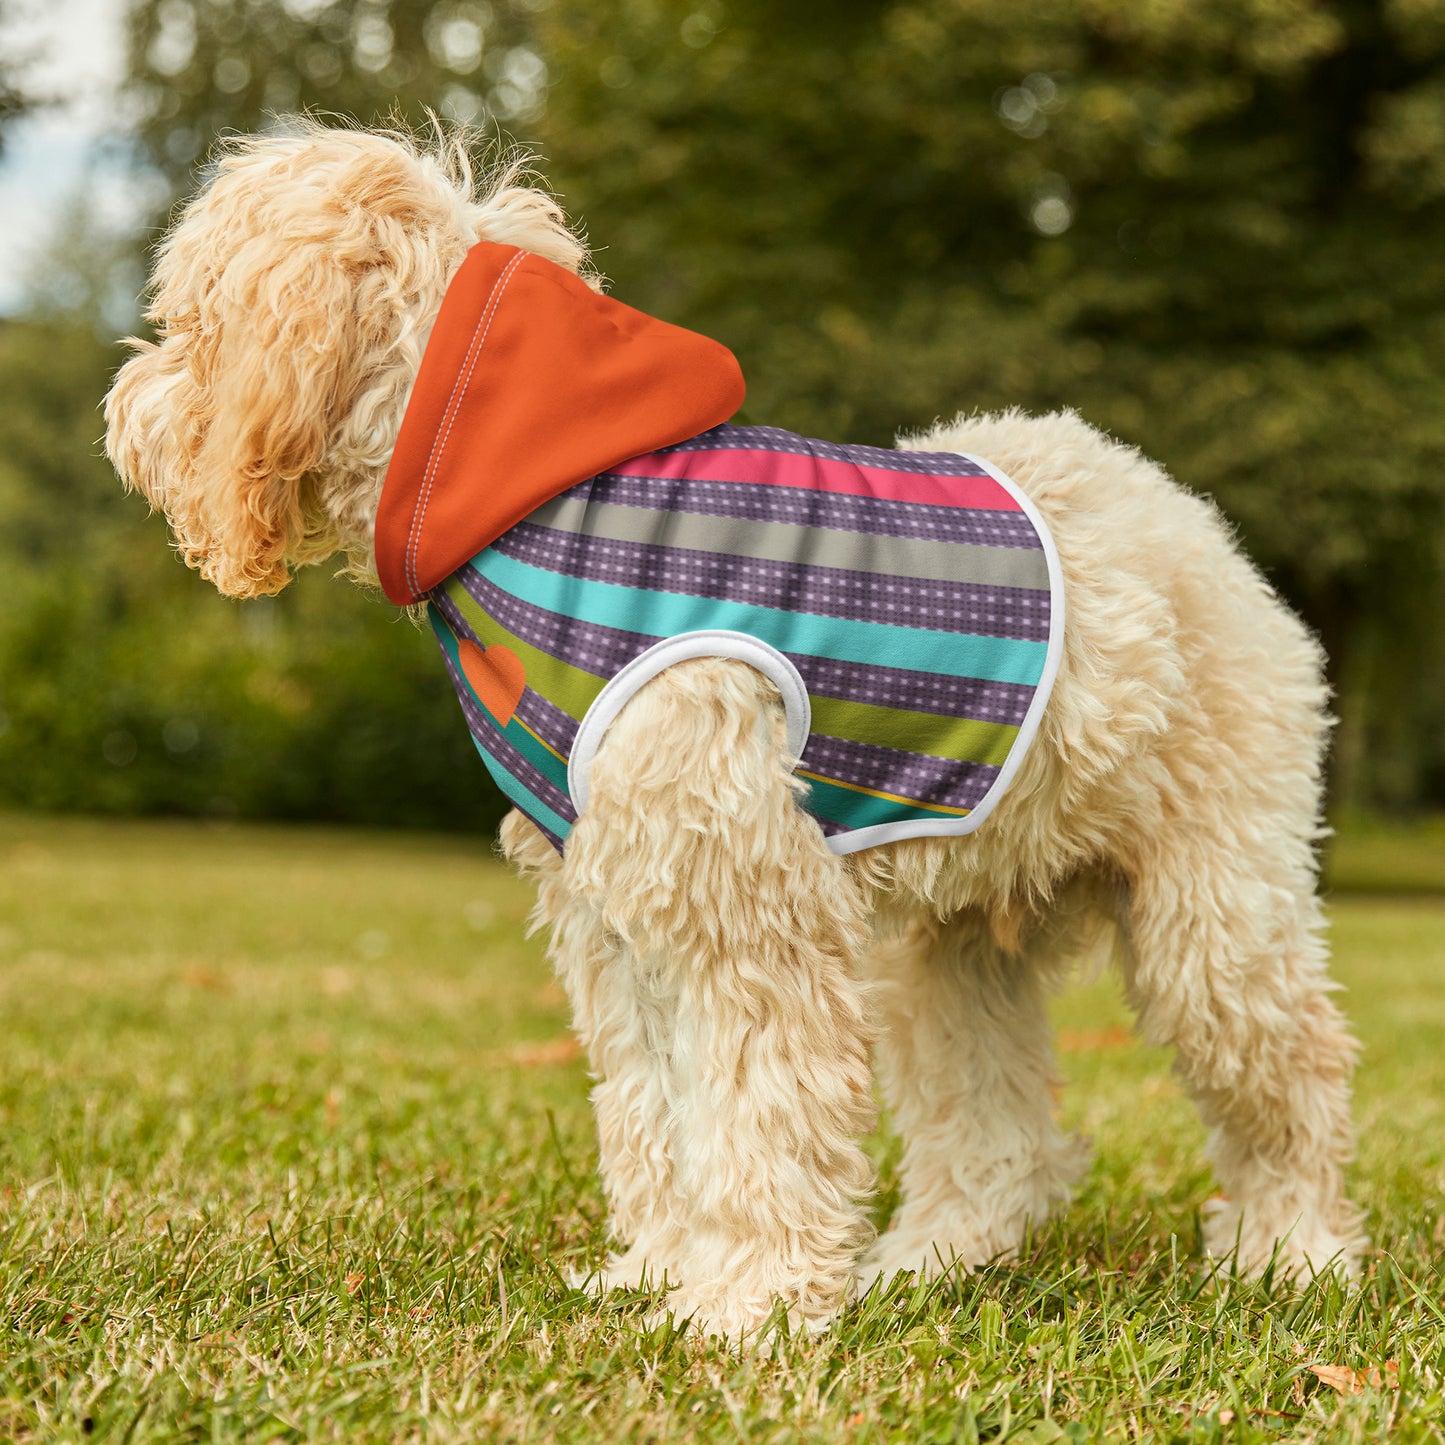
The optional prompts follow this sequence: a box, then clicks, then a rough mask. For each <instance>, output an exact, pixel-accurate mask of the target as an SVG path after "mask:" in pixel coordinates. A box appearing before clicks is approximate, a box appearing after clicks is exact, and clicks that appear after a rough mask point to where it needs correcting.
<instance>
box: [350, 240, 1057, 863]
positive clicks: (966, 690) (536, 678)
mask: <svg viewBox="0 0 1445 1445" xmlns="http://www.w3.org/2000/svg"><path fill="white" fill-rule="evenodd" d="M742 400H743V379H742V375H741V372H740V370H739V368H738V364H737V362H736V360H735V359H734V358H733V356H732V354H731V353H730V352H729V351H727V349H726V348H724V347H723V346H721V345H719V344H718V343H717V342H714V341H711V340H709V339H708V338H706V337H703V336H699V335H697V334H695V333H693V332H690V331H685V330H682V329H681V328H679V327H676V326H671V325H668V324H667V323H665V322H662V321H658V320H656V319H654V318H652V317H649V316H646V315H644V314H643V313H641V312H639V311H635V310H633V309H632V308H631V307H628V306H624V305H622V304H621V303H620V302H618V301H614V300H612V299H611V298H610V297H605V296H601V295H598V294H597V293H595V292H594V291H592V290H591V289H590V288H589V287H588V286H587V285H586V284H585V283H583V282H582V281H580V280H579V279H578V278H577V277H575V276H573V275H572V274H571V273H570V272H568V271H566V270H564V269H563V268H562V267H560V266H557V265H555V264H553V263H552V262H550V261H546V260H543V259H542V258H541V257H539V256H535V255H532V254H530V253H528V252H525V251H521V250H518V249H517V248H516V247H513V246H502V245H496V244H493V243H490V242H482V243H480V244H479V245H477V246H476V247H474V248H473V249H472V251H471V252H470V253H469V254H468V257H467V259H466V261H465V262H464V263H463V265H462V267H461V270H460V271H459V272H458V274H457V276H456V278H455V279H454V280H453V282H452V284H451V286H450V287H449V289H448V291H447V294H446V298H445V300H444V302H443V304H442V308H441V312H440V314H439V316H438V318H437V322H436V325H435V327H434V329H433V331H432V334H431V337H430V339H429V340H428V343H427V347H426V352H425V355H424V356H423V358H422V364H421V368H420V370H419V372H418V375H417V379H416V384H415V387H414V389H413V392H412V396H411V399H410V401H409V402H408V405H407V410H406V414H405V417H404V419H403V421H402V426H401V431H400V434H399V436H398V439H397V445H396V450H395V452H394V454H393V456H392V460H391V465H390V468H389V470H388V472H387V477H386V483H385V486H384V488H383V491H382V497H381V502H380V506H379V509H378V515H377V523H376V560H377V569H378V572H379V575H380V578H381V582H382V586H383V588H384V589H385V591H386V594H387V596H388V597H390V598H391V600H392V601H393V602H396V603H398V604H399V605H403V606H405V605H409V604H411V603H414V602H418V601H420V600H422V599H423V598H425V599H426V601H427V603H428V613H429V616H430V619H431V625H432V628H433V630H434V631H435V633H436V637H437V641H438V642H439V644H440V646H441V652H442V657H443V659H444V660H445V663H446V667H447V671H448V673H449V674H450V676H451V679H452V683H453V685H454V686H455V688H456V691H457V696H458V698H459V699H460V701H461V705H462V710H463V712H464V714H465V715H466V720H467V725H468V727H469V728H470V730H471V734H472V738H473V740H474V741H475V743H476V746H477V749H478V751H479V752H480V753H481V755H482V758H483V761H484V762H485V763H486V766H487V768H488V770H489V771H490V772H491V775H492V777H493V778H494V779H495V780H496V782H497V785H498V786H499V787H500V788H501V790H502V791H503V793H505V794H506V795H507V797H508V798H509V799H510V800H511V801H512V802H513V803H514V804H515V805H516V806H517V807H518V808H520V809H521V811H522V812H523V813H525V814H526V815H527V816H528V817H529V818H530V819H531V820H532V821H533V822H534V823H535V824H536V825H537V826H538V827H539V828H541V830H542V831H543V832H544V833H545V834H546V835H547V837H548V838H549V839H550V840H551V841H552V843H553V845H554V846H555V847H556V848H558V850H559V851H560V850H561V849H562V847H563V845H564V843H565V841H566V838H567V835H568V833H569V832H570V830H571V828H572V825H573V824H574V823H575V822H576V820H577V817H578V815H579V814H580V813H581V812H582V811H583V809H584V808H585V807H586V803H587V776H588V770H589V768H590V765H591V760H592V758H593V757H594V756H595V754H596V751H597V748H598V745H599V744H600V743H601V741H602V739H603V737H604V736H605V734H606V731H607V728H608V727H609V726H610V724H611V723H612V721H613V720H614V719H615V718H616V717H617V715H618V713H619V712H620V710H621V708H622V706H623V705H624V704H625V703H626V702H627V700H628V699H629V698H630V697H631V696H632V695H633V694H634V693H635V692H636V691H637V689H638V688H640V687H641V686H642V685H643V684H644V683H646V682H647V681H648V680H649V679H651V678H653V677H655V676H656V675H657V674H658V673H659V672H660V671H661V670H662V669H663V668H665V667H667V666H669V665H671V664H672V663H675V662H679V661H682V660H684V659H687V658H696V657H729V658H738V659H741V660H743V661H745V662H748V663H750V664H751V665H753V666H754V667H756V668H757V669H758V670H759V671H760V672H762V673H763V674H764V675H765V676H767V677H768V678H770V679H771V680H772V681H773V682H774V683H775V684H776V685H777V687H778V691H779V692H780V694H781V695H782V700H783V705H784V708H785V710H786V715H787V727H788V746H789V749H790V751H791V753H792V755H793V756H795V757H796V758H798V764H797V772H798V774H799V775H800V776H801V777H802V778H804V779H806V781H807V783H808V785H809V791H808V797H807V802H806V806H807V807H808V809H809V811H810V812H811V813H812V814H813V816H814V817H815V818H816V819H817V821H818V823H819V825H820V826H821V828H822V830H823V832H824V834H825V835H826V838H827V843H828V846H829V847H830V848H831V849H832V851H833V852H835V853H851V852H854V851H855V850H857V849H860V848H867V847H871V846H873V845H874V844H877V843H884V842H889V841H892V840H894V839H899V838H910V837H933V836H939V835H949V834H962V833H968V832H971V831H973V829H975V828H977V827H978V826H979V824H980V823H982V822H983V821H984V819H985V818H986V817H987V816H988V814H989V812H990V811H991V810H992V808H993V806H994V804H995V803H996V802H997V801H998V798H999V796H1000V795H1001V794H1002V792H1003V791H1004V789H1005V788H1006V787H1007V786H1008V783H1009V780H1010V779H1011V778H1012V777H1013V775H1014V774H1015V773H1016V772H1017V770H1018V766H1019V763H1020V760H1021V759H1022V757H1023V753H1024V750H1025V749H1026V748H1027V746H1028V744H1029V742H1030V741H1031V739H1032V737H1033V735H1034V733H1035V732H1036V731H1037V728H1038V724H1039V718H1040V715H1041V713H1042V711H1043V707H1044V704H1045V702H1046V700H1047V696H1048V692H1049V689H1050V687H1051V685H1052V683H1053V679H1054V675H1055V673H1056V672H1057V669H1058V661H1059V654H1060V650H1061V647H1062V641H1063V594H1062V590H1061V586H1060V578H1059V563H1058V558H1057V555H1056V553H1055V551H1054V547H1053V544H1052V542H1051V541H1050V539H1049V535H1048V532H1047V529H1046V528H1045V526H1044V524H1043V522H1042V520H1041V519H1040V517H1039V515H1038V513H1037V511H1036V510H1035V509H1034V507H1033V506H1032V504H1031V503H1030V502H1029V501H1028V500H1027V499H1026V498H1025V497H1023V496H1022V494H1021V493H1020V492H1019V491H1018V490H1017V489H1016V488H1015V487H1014V486H1013V484H1012V483H1011V482H1010V481H1009V480H1008V478H1007V477H1005V476H1003V475H1002V474H1001V473H1000V472H999V471H998V470H997V469H996V468H994V467H993V466H991V465H990V464H989V463H988V462H986V461H982V460H979V459H977V458H974V457H968V456H960V455H954V454H948V453H942V452H929V451H888V450H885V449H882V448H877V447H862V446H837V445H834V444H832V443H829V442H820V441H810V440H808V439H806V438H804V437H799V436H794V435H793V434H792V433H790V432H785V431H779V430H776V429H774V428H772V427H755V426H744V427H737V426H731V425H728V424H727V423H728V418H729V417H731V416H732V415H733V413H734V412H735V411H736V410H737V408H738V407H739V406H740V405H741V404H742Z"/></svg>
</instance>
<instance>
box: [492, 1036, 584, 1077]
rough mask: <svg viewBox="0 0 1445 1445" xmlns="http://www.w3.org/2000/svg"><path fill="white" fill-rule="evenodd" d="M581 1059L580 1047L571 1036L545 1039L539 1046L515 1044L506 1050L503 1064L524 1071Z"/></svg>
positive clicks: (503, 1055)
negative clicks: (518, 1065) (516, 1065)
mask: <svg viewBox="0 0 1445 1445" xmlns="http://www.w3.org/2000/svg"><path fill="white" fill-rule="evenodd" d="M581 1057H582V1045H581V1044H579V1043H578V1042H577V1040H576V1039H574V1038H573V1037H572V1035H571V1034H563V1035H562V1037H561V1038H559V1039H546V1040H544V1041H543V1042H542V1043H539V1044H517V1045H515V1046H514V1047H513V1048H510V1049H508V1050H506V1052H505V1053H503V1054H502V1056H501V1059H502V1062H503V1063H504V1064H520V1065H521V1066H522V1067H523V1068H524V1069H536V1068H545V1067H546V1066H547V1065H549V1064H570V1063H571V1062H572V1060H573V1059H580V1058H581Z"/></svg>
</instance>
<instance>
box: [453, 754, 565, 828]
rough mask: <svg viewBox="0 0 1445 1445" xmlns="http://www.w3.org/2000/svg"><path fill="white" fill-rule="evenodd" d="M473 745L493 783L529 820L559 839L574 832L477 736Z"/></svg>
mask: <svg viewBox="0 0 1445 1445" xmlns="http://www.w3.org/2000/svg"><path fill="white" fill-rule="evenodd" d="M472 743H473V745H474V746H475V747H476V750H477V751H478V752H479V753H480V754H481V755H482V761H483V762H484V763H485V764H486V765H487V771H488V772H489V773H490V774H491V775H492V781H493V782H494V783H495V784H496V785H497V786H498V787H499V788H500V789H501V790H502V791H503V792H504V793H505V794H506V795H507V797H508V798H510V799H511V801H512V802H513V803H515V804H516V805H517V806H518V807H519V808H520V809H521V810H522V811H523V812H524V813H526V814H527V816H528V817H529V818H534V819H535V820H536V821H537V822H539V823H540V824H541V825H542V826H543V827H544V828H546V829H548V830H549V831H550V832H552V833H554V834H556V836H557V837H558V838H559V839H565V838H566V836H567V835H568V833H570V832H571V831H572V825H571V823H569V822H567V821H566V819H564V818H559V817H558V816H557V814H556V813H554V812H553V811H552V810H551V808H549V807H548V806H547V805H546V803H544V802H543V801H542V800H541V798H539V797H538V796H537V795H536V794H535V793H534V792H532V790H531V789H530V788H526V787H523V786H522V784H521V783H519V782H518V781H517V780H516V778H514V777H513V776H512V775H511V773H509V772H508V771H507V770H506V768H504V767H503V766H502V765H501V763H499V762H497V761H496V760H495V759H494V758H493V757H492V756H491V754H490V753H488V752H487V750H486V749H485V748H484V747H483V746H482V745H481V743H480V742H478V741H477V738H476V736H475V734H473V736H472Z"/></svg>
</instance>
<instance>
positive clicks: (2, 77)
mask: <svg viewBox="0 0 1445 1445" xmlns="http://www.w3.org/2000/svg"><path fill="white" fill-rule="evenodd" d="M14 12H15V6H14V4H13V0H0V35H3V34H4V31H5V27H6V26H7V25H8V24H9V23H10V21H11V20H12V19H13V18H14ZM22 66H23V62H22V61H21V60H20V59H18V58H17V57H16V56H15V54H13V53H12V50H11V47H10V46H9V45H8V44H6V45H4V46H3V47H0V156H3V155H4V153H5V132H6V130H7V129H8V127H9V126H10V124H11V123H12V122H13V121H15V120H18V119H19V117H20V116H22V115H24V114H25V112H26V111H27V110H29V109H30V108H31V106H32V105H33V104H34V103H35V102H34V97H32V96H31V95H29V94H28V93H27V91H26V90H25V88H24V87H23V86H22V85H21V70H22Z"/></svg>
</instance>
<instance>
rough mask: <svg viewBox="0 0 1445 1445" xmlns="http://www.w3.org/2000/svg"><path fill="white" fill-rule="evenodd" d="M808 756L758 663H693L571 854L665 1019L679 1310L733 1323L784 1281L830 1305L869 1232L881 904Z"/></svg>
mask: <svg viewBox="0 0 1445 1445" xmlns="http://www.w3.org/2000/svg"><path fill="white" fill-rule="evenodd" d="M791 762H792V760H791V759H789V758H788V757H787V755H786V743H785V736H784V728H783V716H782V710H781V707H780V705H779V703H778V700H777V696H776V693H775V692H774V690H773V688H772V686H771V684H769V683H768V682H767V681H766V680H765V679H764V678H763V677H762V676H761V674H760V673H758V672H756V671H754V670H753V669H752V668H751V667H749V666H747V665H746V664H743V663H740V662H735V661H726V660H719V659H706V660H696V661H691V662H684V663H679V664H677V665H675V666H674V667H672V668H669V669H668V670H667V671H665V672H664V673H662V674H661V675H660V676H658V677H657V678H655V679H654V680H653V681H651V682H650V683H648V684H647V685H646V686H645V687H644V688H643V689H642V690H641V691H640V692H639V693H638V695H637V696H636V697H635V698H633V699H632V701H631V702H629V703H628V705H627V706H626V708H625V709H624V710H623V712H622V714H621V716H620V717H619V718H618V720H617V721H616V722H615V723H614V724H613V726H612V728H611V730H610V732H609V733H608V735H607V738H606V740H605V741H604V742H603V744H602V746H601V748H600V749H599V751H598V753H597V756H596V759H595V761H594V762H593V765H592V770H591V777H590V792H589V800H588V804H587V807H586V810H585V812H584V813H583V815H582V817H581V819H580V820H579V822H578V824H577V826H576V828H575V830H574V831H573V833H572V836H571V838H570V839H569V841H568V845H567V862H566V864H565V866H564V873H565V875H566V879H567V886H568V887H569V889H570V890H571V891H572V892H573V893H574V895H575V896H576V897H578V898H580V899H586V900H590V901H591V904H592V906H593V907H594V908H595V911H596V916H597V919H598V921H599V924H600V926H601V928H602V929H603V931H604V933H605V934H606V935H607V936H609V937H611V938H613V939H615V940H617V941H618V944H619V946H620V947H622V948H624V949H625V950H626V952H627V956H628V957H629V959H630V960H631V963H630V968H631V976H632V978H633V980H634V982H635V985H636V987H637V988H638V989H639V991H640V993H641V995H642V1000H641V1001H640V1002H638V1003H637V1004H636V1005H635V1008H636V1010H637V1011H638V1012H639V1013H642V1014H645V1015H646V1016H647V1017H649V1018H651V1019H652V1020H653V1021H654V1024H653V1029H654V1032H653V1033H652V1035H650V1037H652V1038H653V1039H655V1043H654V1044H653V1045H651V1046H652V1047H653V1048H655V1050H656V1053H657V1059H658V1062H659V1064H660V1066H661V1069H662V1075H663V1088H664V1091H665V1095H666V1107H665V1109H664V1110H662V1111H660V1114H659V1113H658V1112H652V1113H649V1114H648V1115H647V1122H646V1123H645V1125H643V1128H644V1132H645V1133H648V1134H651V1133H652V1131H654V1130H656V1129H659V1128H660V1129H661V1130H662V1131H663V1132H664V1134H665V1137H655V1136H654V1137H650V1138H649V1139H648V1141H647V1147H648V1148H649V1150H650V1151H651V1153H652V1154H654V1155H656V1156H658V1157H663V1156H665V1157H666V1158H667V1160H668V1161H669V1162H670V1184H671V1194H670V1197H671V1199H672V1200H673V1208H674V1209H675V1210H677V1211H681V1212H682V1215H683V1217H682V1218H681V1219H676V1218H674V1224H675V1225H676V1226H677V1227H676V1228H675V1229H673V1230H672V1231H671V1233H670V1236H669V1240H668V1245H669V1249H668V1253H667V1258H666V1260H665V1263H666V1266H667V1270H668V1275H669V1283H672V1284H676V1285H677V1286H678V1287H677V1289H676V1290H675V1292H674V1294H673V1295H672V1296H671V1297H670V1299H669V1305H668V1308H669V1310H670V1312H671V1313H672V1314H673V1316H674V1317H675V1318H677V1319H678V1320H682V1319H684V1318H690V1319H691V1320H692V1322H693V1325H694V1327H695V1328H697V1329H699V1330H701V1331H703V1332H704V1333H712V1334H718V1335H722V1336H725V1337H727V1338H729V1339H734V1340H736V1339H740V1338H742V1337H745V1336H748V1335H751V1334H753V1333H755V1332H756V1331H757V1330H759V1328H760V1327H761V1326H763V1325H764V1324H765V1323H766V1322H767V1320H768V1318H769V1316H770V1314H771V1313H772V1310H773V1308H774V1306H775V1305H776V1303H777V1302H778V1301H779V1300H782V1301H783V1302H784V1304H785V1306H786V1308H787V1310H788V1313H789V1316H790V1318H791V1319H792V1320H793V1322H794V1323H795V1324H798V1325H803V1326H805V1327H818V1326H821V1325H823V1324H824V1323H826V1321H827V1320H828V1319H829V1318H830V1317H831V1316H832V1315H833V1313H834V1312H835V1311H836V1310H837V1309H838V1307H839V1306H840V1304H842V1303H843V1301H844V1300H845V1299H846V1298H847V1295H848V1293H849V1291H850V1289H851V1286H852V1273H853V1267H854V1264H855V1260H856V1256H857V1253H858V1251H859V1249H860V1248H861V1247H862V1246H863V1245H864V1244H865V1243H866V1241H867V1235H868V1225H867V1220H866V1213H865V1210H864V1201H865V1198H866V1195H867V1193H868V1190H869V1187H870V1184H871V1177H872V1175H871V1169H870V1166H869V1164H868V1160H867V1157H866V1155H865V1154H864V1152H863V1150H862V1147H861V1144H860V1140H861V1137H862V1136H863V1135H864V1134H866V1133H867V1131H868V1130H869V1128H870V1127H871V1125H872V1123H873V1118H874V1106H873V1098H872V1084H871V1077H870V1070H869V1057H868V1055H869V1034H868V1023H867V1011H866V1008H865V1001H864V986H863V984H862V983H861V981H860V980H859V979H858V977H857V975H856V972H855V965H856V962H857V958H858V955H859V953H860V952H861V950H862V948H863V945H864V942H865V940H866V936H867V935H866V926H865V921H864V905H863V901H862V898H861V896H860V893H859V890H858V888H857V886H856V885H855V884H854V882H853V880H852V878H851V876H850V874H849V872H848V870H847V869H846V868H845V867H844V865H843V864H842V862H841V861H840V860H839V859H838V858H836V857H834V856H833V855H832V854H830V853H829V852H828V850H827V848H826V846H825V845H824V841H823V836H822V834H821V832H820V830H819V828H818V825H817V824H816V822H814V821H813V820H812V819H811V818H809V817H808V816H807V815H806V814H805V813H804V812H803V811H802V810H801V809H800V808H799V807H798V805H797V801H796V796H795V788H796V785H795V783H794V782H793V780H792V778H791V775H790V771H789V770H790V766H791ZM638 1118H639V1120H641V1118H642V1116H641V1115H640V1114H639V1115H638Z"/></svg>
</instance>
